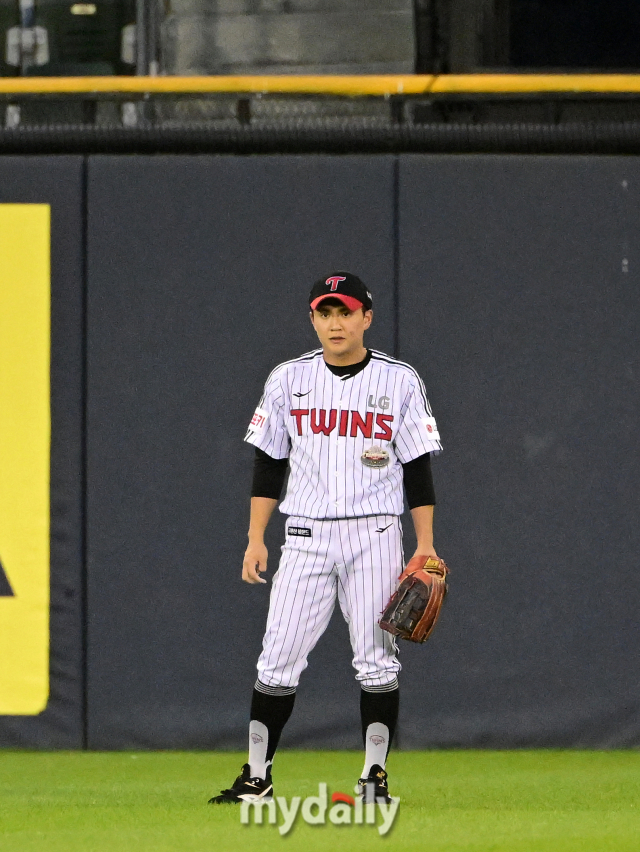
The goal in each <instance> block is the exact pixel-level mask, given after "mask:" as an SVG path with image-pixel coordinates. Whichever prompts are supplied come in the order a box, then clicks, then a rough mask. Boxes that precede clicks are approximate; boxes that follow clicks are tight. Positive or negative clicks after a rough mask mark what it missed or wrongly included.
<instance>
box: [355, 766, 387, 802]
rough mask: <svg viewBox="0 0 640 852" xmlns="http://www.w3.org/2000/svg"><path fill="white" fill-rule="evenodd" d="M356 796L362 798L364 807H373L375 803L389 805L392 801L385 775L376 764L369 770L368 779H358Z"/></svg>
mask: <svg viewBox="0 0 640 852" xmlns="http://www.w3.org/2000/svg"><path fill="white" fill-rule="evenodd" d="M358 794H359V795H360V796H362V801H363V802H364V804H365V805H373V804H375V803H376V802H377V803H378V804H379V803H380V802H383V803H384V804H387V805H390V804H391V802H392V801H393V799H392V798H391V796H390V795H389V788H388V787H387V773H386V772H385V771H384V769H383V768H382V767H381V766H379V765H378V764H377V763H374V764H373V766H372V767H371V769H370V770H369V777H368V778H360V780H359V781H358Z"/></svg>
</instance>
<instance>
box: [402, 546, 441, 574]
mask: <svg viewBox="0 0 640 852" xmlns="http://www.w3.org/2000/svg"><path fill="white" fill-rule="evenodd" d="M429 556H431V557H432V558H433V559H440V557H439V556H438V554H437V553H436V552H435V550H434V549H433V547H424V548H422V549H420V548H418V550H416V552H415V553H414V554H413V556H412V557H411V559H410V560H409V561H408V562H407V567H406V568H405V569H404V571H403V572H402V573H401V574H400V579H401V580H404V578H405V577H407V576H408V575H409V574H411V573H413V571H417V570H418V568H422V566H423V565H424V563H425V562H426V561H427V558H428V557H429Z"/></svg>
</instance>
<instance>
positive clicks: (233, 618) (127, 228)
mask: <svg viewBox="0 0 640 852" xmlns="http://www.w3.org/2000/svg"><path fill="white" fill-rule="evenodd" d="M85 167H86V169H87V172H86V183H85V171H84V169H85ZM638 187H640V162H639V161H638V159H637V158H632V157H624V158H623V157H619V158H617V157H608V158H605V157H558V156H554V157H533V156H528V157H525V156H511V157H507V156H484V155H482V156H481V155H474V156H451V155H449V156H427V155H415V156H401V157H399V158H396V157H393V156H360V155H358V156H344V157H342V156H335V157H330V156H273V157H271V156H268V157H264V156H255V157H232V156H228V157H224V156H217V157H216V156H167V157H160V156H155V157H146V156H131V157H128V156H122V157H100V156H96V157H89V158H87V159H86V160H85V161H84V162H83V160H82V158H80V157H78V158H74V157H50V158H45V157H42V158H40V157H32V158H26V157H24V158H17V157H16V158H12V157H5V158H1V159H0V202H2V203H7V202H18V203H24V202H27V203H30V202H39V203H43V202H44V203H50V204H51V206H52V287H53V296H52V300H53V301H52V331H53V341H52V425H53V436H52V456H51V459H52V461H51V472H52V477H51V498H52V499H51V521H52V539H51V595H52V607H51V695H50V700H49V704H48V706H47V708H46V710H45V711H44V712H43V713H42V714H40V715H39V716H33V717H25V716H20V717H18V716H11V717H7V716H5V717H0V745H3V746H17V747H22V746H28V747H61V748H80V747H82V746H83V745H85V744H88V745H89V747H92V748H126V747H132V748H140V747H148V748H190V747H193V748H220V747H225V748H228V747H240V748H242V747H244V745H245V741H246V722H247V715H248V702H249V697H250V693H251V688H252V685H253V682H254V678H255V668H254V667H255V661H256V659H257V656H258V653H259V650H260V641H261V637H262V631H263V626H264V621H265V617H266V610H267V597H268V595H267V592H268V589H267V588H266V587H264V586H258V587H256V586H251V587H249V586H246V585H244V584H243V583H242V582H241V580H240V565H241V558H242V554H243V551H244V547H245V542H246V526H247V518H248V503H249V498H248V494H249V485H250V478H251V465H252V456H253V451H252V450H251V448H249V447H247V446H246V445H244V444H243V443H242V437H243V434H244V430H245V427H246V423H247V421H248V419H249V417H250V415H251V413H252V411H253V408H254V406H255V404H256V401H257V400H258V398H259V395H260V391H261V387H262V385H263V382H264V380H265V377H266V375H267V374H268V372H269V370H270V369H271V368H272V367H273V366H274V365H275V364H276V363H278V362H279V361H282V360H284V359H286V358H289V357H293V356H295V355H297V354H299V353H301V352H303V351H307V350H309V349H311V348H314V347H315V346H316V338H315V337H314V335H313V332H312V329H311V327H310V325H309V324H308V319H307V315H306V309H307V306H306V296H307V293H308V288H309V286H310V284H311V283H312V281H313V280H314V279H315V277H317V276H319V275H320V274H322V273H323V272H325V271H327V270H328V269H332V268H336V267H338V268H340V267H342V268H345V267H346V268H350V269H352V270H354V271H356V272H358V273H359V274H360V275H362V277H363V278H364V280H365V281H367V282H368V283H370V285H371V287H372V289H373V290H374V297H375V319H374V327H373V329H372V331H371V338H370V341H369V342H370V345H372V346H373V347H375V348H379V349H382V350H384V351H387V352H393V351H394V349H395V351H396V354H398V355H399V357H401V358H402V359H406V360H408V361H409V362H411V363H413V364H414V365H415V366H416V367H417V368H418V369H419V371H420V372H421V373H422V374H423V376H424V378H425V381H426V384H427V388H428V390H429V393H430V397H431V400H432V403H433V407H434V411H435V414H436V416H437V418H438V421H439V423H440V427H441V432H442V436H443V442H444V445H445V452H444V453H443V455H442V456H441V457H440V458H438V459H436V460H435V461H434V477H435V482H436V492H437V494H438V508H437V520H436V535H437V539H436V540H437V545H438V549H439V551H440V552H441V553H442V555H443V556H444V557H446V558H447V560H448V561H449V563H450V564H451V568H452V576H451V595H450V596H449V599H448V600H447V604H446V608H445V611H444V613H443V616H442V621H441V623H440V624H439V626H438V628H437V630H436V632H435V634H434V636H433V638H432V639H431V640H430V641H429V643H428V644H427V646H425V647H413V646H410V645H407V644H403V645H402V651H401V660H402V662H403V665H404V668H405V672H404V676H403V680H404V684H405V687H404V689H403V698H402V709H401V723H400V729H399V744H400V746H401V747H405V748H409V747H424V746H435V747H447V746H462V747H466V746H476V747H481V746H490V747H502V748H507V747H518V746H576V747H580V746H596V747H612V746H630V745H634V746H637V745H639V744H640V695H639V687H638V684H639V682H640V678H639V677H638V674H639V672H638V660H637V650H636V649H637V612H638V610H639V609H640V577H639V575H638V571H637V568H636V562H637V555H638V544H639V541H638V539H639V537H640V533H639V532H638V523H637V518H638V498H637V480H638V475H639V473H640V471H639V470H638V453H637V450H636V446H635V443H636V441H635V438H636V432H637V423H638V413H639V412H638V407H639V406H638V390H637V385H638V369H639V365H638V339H639V329H638V324H639V320H638V317H639V316H640V311H639V308H640V305H639V301H640V295H639V293H640V288H639V286H638V285H639V283H640V282H639V277H640V276H639V270H640V258H639V256H638V251H637V248H636V235H637V234H638V233H639V232H640V227H639V226H640V221H639V220H640V204H639V203H638V202H639V200H640V196H639V192H638ZM85 213H86V217H85ZM85 224H86V235H87V246H86V251H87V254H86V265H83V260H85V255H84V254H83V252H84V250H85V244H84V235H85ZM85 275H86V279H87V280H86V287H87V290H86V293H87V301H86V324H85V314H84V312H83V309H84V307H85V305H84V303H83V277H84V276H85ZM85 332H86V336H84V337H83V335H85ZM85 343H86V347H85V346H84V344H85ZM85 354H86V367H87V372H86V375H85V374H84V372H83V369H84V364H85V361H84V358H85ZM85 379H86V384H85ZM85 427H86V429H85ZM85 436H86V457H85V455H84V452H85V442H84V441H85ZM85 462H86V467H85ZM83 497H84V500H83ZM282 528H283V523H282V518H281V517H278V518H277V521H276V523H274V524H273V528H272V529H271V530H270V533H269V548H270V567H271V572H272V571H273V569H274V568H275V566H276V563H277V557H278V552H279V546H280V543H281V533H282ZM406 529H407V535H406V539H407V547H406V549H407V550H410V549H411V541H412V535H411V532H410V528H406ZM85 532H86V538H85ZM85 545H86V549H85ZM84 560H86V573H83V561H84ZM85 578H86V588H85V586H84V579H85ZM85 592H86V600H87V620H86V624H85V626H86V633H84V632H83V617H82V616H83V600H84V596H85ZM350 660H351V653H350V649H349V643H348V638H347V629H346V626H345V625H344V623H343V622H342V619H341V616H340V615H337V616H335V617H334V621H333V624H332V625H331V627H330V629H329V631H328V632H327V634H326V635H325V637H323V639H322V640H321V642H320V644H319V645H318V647H317V648H316V649H315V651H314V652H313V654H312V655H311V659H310V665H309V668H308V670H307V671H306V672H305V674H304V676H303V679H302V683H301V686H300V689H299V694H298V699H297V702H296V708H295V711H294V715H293V717H292V719H291V722H290V723H289V725H288V726H287V729H286V731H285V734H284V736H283V741H282V744H283V746H308V747H318V748H331V747H340V748H342V747H354V748H356V747H359V743H360V733H359V721H358V688H357V685H356V684H355V681H354V678H353V672H352V669H351V664H350ZM85 674H86V678H85ZM85 710H86V711H87V712H86V713H85Z"/></svg>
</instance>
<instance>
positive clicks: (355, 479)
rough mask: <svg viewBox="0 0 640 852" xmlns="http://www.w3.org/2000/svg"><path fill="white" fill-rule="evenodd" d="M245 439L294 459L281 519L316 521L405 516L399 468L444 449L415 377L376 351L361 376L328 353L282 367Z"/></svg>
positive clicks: (409, 369)
mask: <svg viewBox="0 0 640 852" xmlns="http://www.w3.org/2000/svg"><path fill="white" fill-rule="evenodd" d="M245 441H247V442H248V443H249V444H253V446H255V447H258V448H259V449H261V450H263V451H264V452H265V453H267V455H269V456H271V457H272V458H276V459H283V458H288V459H289V467H290V473H289V482H288V485H287V493H286V495H285V499H284V500H283V502H282V504H281V505H280V511H281V512H283V513H284V514H286V515H295V516H298V517H303V518H315V519H331V518H357V517H363V516H366V515H401V514H402V511H403V506H404V497H403V489H402V483H403V480H402V467H401V464H405V463H406V462H409V461H412V460H413V459H415V458H418V456H421V455H424V453H437V452H440V450H441V449H442V447H441V444H440V435H439V433H438V428H437V425H436V421H435V419H434V417H433V415H432V413H431V408H430V406H429V401H428V399H427V395H426V392H425V389H424V385H423V383H422V380H421V379H420V377H419V376H418V374H417V373H416V371H415V370H414V369H413V367H410V366H409V365H408V364H404V363H403V362H402V361H397V360H396V359H395V358H391V357H390V356H388V355H385V354H384V353H382V352H376V351H375V350H373V352H372V357H371V360H370V361H369V363H368V364H367V366H366V367H365V368H364V369H363V370H360V372H359V373H356V375H355V376H347V377H341V376H336V375H335V374H334V373H332V372H331V370H329V369H328V367H327V365H326V364H325V362H324V358H323V357H322V349H318V350H315V351H313V352H308V353H307V354H305V355H302V356H300V357H299V358H294V359H293V360H292V361H285V362H284V363H283V364H279V365H278V366H277V367H276V368H275V369H274V370H273V372H272V373H271V375H270V376H269V378H268V379H267V382H266V385H265V389H264V394H263V396H262V399H261V400H260V403H259V405H258V408H257V409H256V411H255V414H254V415H253V418H252V420H251V424H250V426H249V429H248V431H247V434H246V436H245ZM367 451H372V455H373V456H374V458H375V460H374V465H379V464H380V463H382V466H369V464H368V463H367V462H368V461H369V459H368V458H367V456H365V457H364V460H363V453H366V452H367ZM380 451H382V452H380Z"/></svg>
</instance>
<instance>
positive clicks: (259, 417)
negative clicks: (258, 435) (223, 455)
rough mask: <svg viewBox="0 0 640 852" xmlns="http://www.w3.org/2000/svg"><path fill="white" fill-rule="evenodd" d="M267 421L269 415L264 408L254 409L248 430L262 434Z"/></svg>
mask: <svg viewBox="0 0 640 852" xmlns="http://www.w3.org/2000/svg"><path fill="white" fill-rule="evenodd" d="M268 419H269V413H268V412H267V411H265V410H264V408H256V410H255V412H254V415H253V417H252V418H251V423H250V424H249V429H251V431H252V432H262V431H263V429H264V427H265V426H266V425H267V420H268Z"/></svg>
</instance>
